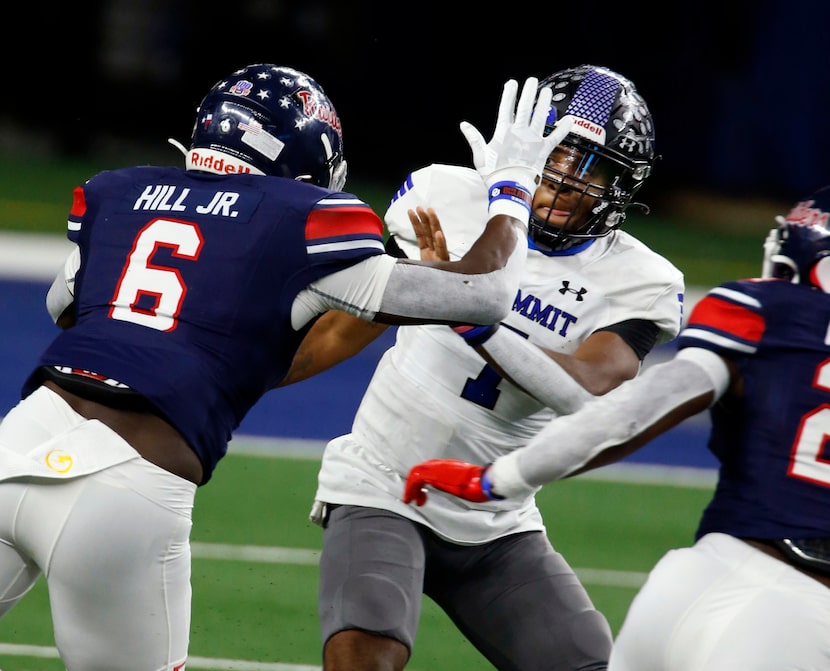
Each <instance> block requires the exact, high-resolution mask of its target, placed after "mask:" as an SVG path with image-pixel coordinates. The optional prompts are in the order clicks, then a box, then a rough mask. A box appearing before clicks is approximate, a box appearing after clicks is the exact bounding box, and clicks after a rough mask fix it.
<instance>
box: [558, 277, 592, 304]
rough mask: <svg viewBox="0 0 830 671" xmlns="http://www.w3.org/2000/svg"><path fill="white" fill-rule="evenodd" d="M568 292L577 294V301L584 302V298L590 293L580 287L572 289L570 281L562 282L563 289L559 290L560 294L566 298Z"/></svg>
mask: <svg viewBox="0 0 830 671" xmlns="http://www.w3.org/2000/svg"><path fill="white" fill-rule="evenodd" d="M568 292H570V293H572V294H576V300H577V301H583V300H585V299H584V298H582V297H583V296H584V295H585V294H587V293H588V290H587V289H586V288H585V287H580V288H579V289H571V283H570V282H569V281H568V280H562V288H561V289H560V290H559V293H560V294H562V295H563V296H564V295H565V294H566V293H568Z"/></svg>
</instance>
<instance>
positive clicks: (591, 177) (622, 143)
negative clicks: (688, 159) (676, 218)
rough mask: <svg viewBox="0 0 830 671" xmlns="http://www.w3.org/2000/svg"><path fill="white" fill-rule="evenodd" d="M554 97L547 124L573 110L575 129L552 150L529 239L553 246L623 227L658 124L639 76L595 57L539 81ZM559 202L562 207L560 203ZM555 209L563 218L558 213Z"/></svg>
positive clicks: (647, 167)
mask: <svg viewBox="0 0 830 671" xmlns="http://www.w3.org/2000/svg"><path fill="white" fill-rule="evenodd" d="M544 86H549V87H550V88H551V89H552V90H553V99H552V101H551V108H550V112H549V114H548V119H547V129H548V131H550V129H551V128H552V126H553V125H554V124H555V123H556V122H557V121H558V120H559V119H561V118H563V117H573V119H574V126H573V130H572V131H571V132H570V133H569V134H568V135H567V136H566V137H565V139H564V140H563V141H562V142H561V143H560V144H559V146H558V147H557V148H556V149H555V150H554V151H553V153H551V156H550V158H549V159H548V162H547V165H546V166H545V169H544V171H543V174H542V180H543V186H542V187H540V188H543V187H544V186H546V187H547V188H549V189H551V190H552V191H553V202H552V205H551V207H550V208H549V210H548V215H547V216H546V217H545V218H541V217H539V216H538V215H536V214H535V213H534V214H531V217H530V225H529V230H530V237H531V239H532V240H533V241H534V242H535V243H537V244H539V245H541V246H544V247H547V248H549V249H555V250H558V249H567V248H568V247H571V246H572V245H574V244H577V243H580V242H583V241H585V240H588V239H591V238H597V237H601V236H604V235H607V234H608V233H610V232H611V231H612V230H614V229H616V228H619V227H620V226H621V225H622V223H623V221H624V220H625V217H626V209H627V208H628V207H629V206H631V205H636V206H639V207H641V208H642V209H643V210H644V211H645V212H648V208H647V207H646V206H645V205H643V204H641V203H632V202H631V199H632V197H633V196H634V194H635V193H636V192H637V190H638V189H639V188H640V187H641V186H642V185H643V183H644V182H645V180H646V179H647V178H648V177H649V175H651V172H652V167H653V164H654V162H655V160H656V158H657V157H656V154H655V150H654V124H653V123H652V119H651V113H650V112H649V110H648V107H647V105H646V103H645V101H644V100H643V98H642V97H641V96H640V94H639V93H638V92H637V90H636V88H635V87H634V84H633V83H632V82H631V81H629V80H628V79H626V78H625V77H623V76H622V75H619V74H617V73H616V72H614V71H612V70H609V69H608V68H604V67H598V66H595V65H580V66H578V67H574V68H569V69H567V70H562V71H560V72H556V73H554V74H552V75H551V76H550V77H547V78H546V79H543V80H542V81H541V82H539V88H540V89H541V88H542V87H544ZM557 203H558V204H559V205H560V207H557ZM555 211H559V212H565V213H566V214H567V218H566V219H565V220H564V221H553V219H556V218H557V217H556V215H554V214H552V213H553V212H555Z"/></svg>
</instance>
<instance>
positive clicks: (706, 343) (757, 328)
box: [678, 282, 766, 358]
mask: <svg viewBox="0 0 830 671" xmlns="http://www.w3.org/2000/svg"><path fill="white" fill-rule="evenodd" d="M750 287H751V285H748V284H746V283H740V282H729V283H726V284H722V285H721V286H719V287H716V288H715V289H712V290H711V291H710V292H709V293H708V294H706V296H704V297H703V298H702V299H701V300H700V301H698V303H697V304H696V305H695V308H694V310H692V313H691V314H690V315H689V320H688V323H687V325H686V328H685V329H683V332H682V333H681V334H680V337H679V338H678V347H679V348H684V347H701V348H704V349H708V350H711V351H712V352H715V353H716V354H720V355H722V356H724V357H727V358H730V357H734V356H736V355H746V354H750V355H751V354H754V353H755V352H756V351H757V349H758V345H759V343H760V342H761V338H762V337H763V335H764V331H765V330H766V323H765V319H764V315H763V312H762V305H761V302H760V301H759V300H758V298H756V297H755V296H753V295H752V293H751V289H750Z"/></svg>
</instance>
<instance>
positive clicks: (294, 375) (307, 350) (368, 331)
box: [278, 310, 388, 387]
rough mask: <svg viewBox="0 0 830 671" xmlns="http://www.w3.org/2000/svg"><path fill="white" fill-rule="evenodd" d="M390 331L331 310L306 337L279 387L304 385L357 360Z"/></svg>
mask: <svg viewBox="0 0 830 671" xmlns="http://www.w3.org/2000/svg"><path fill="white" fill-rule="evenodd" d="M387 327H388V325H387V324H379V323H377V322H370V321H367V320H365V319H361V318H359V317H355V316H354V315H350V314H348V313H346V312H342V311H340V310H329V311H328V312H326V313H325V314H323V315H321V316H320V318H319V319H318V320H317V321H316V322H315V323H314V325H313V326H312V327H311V329H310V330H309V332H308V333H306V335H305V338H303V341H302V343H300V348H299V349H298V350H297V353H296V354H295V355H294V359H293V361H292V362H291V368H290V369H289V370H288V373H287V374H286V376H285V377H284V378H283V380H282V382H280V383H279V385H278V386H280V387H285V386H287V385H289V384H294V383H295V382H302V381H303V380H307V379H308V378H310V377H313V376H314V375H317V374H318V373H322V372H323V371H326V370H328V369H329V368H332V367H333V366H336V365H337V364H338V363H341V362H342V361H345V360H346V359H349V358H351V357H353V356H354V355H355V354H357V353H358V352H360V351H361V350H362V349H363V348H364V347H366V346H367V345H369V344H370V343H371V342H373V341H374V340H376V339H377V338H378V337H379V336H380V335H381V334H382V333H383V332H384V331H385V330H386V329H387Z"/></svg>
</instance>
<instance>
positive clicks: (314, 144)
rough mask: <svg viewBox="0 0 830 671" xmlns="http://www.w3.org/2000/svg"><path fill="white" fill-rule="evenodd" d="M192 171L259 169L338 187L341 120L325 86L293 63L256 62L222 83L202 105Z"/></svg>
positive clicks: (341, 180) (189, 159)
mask: <svg viewBox="0 0 830 671" xmlns="http://www.w3.org/2000/svg"><path fill="white" fill-rule="evenodd" d="M186 163H187V169H188V170H201V171H205V172H213V173H219V174H228V173H238V172H246V173H254V174H257V175H275V176H278V177H287V178H289V179H294V180H300V181H305V182H311V183H312V184H317V185H318V186H322V187H326V188H328V189H332V190H333V191H340V190H342V189H343V186H344V185H345V183H346V161H345V159H344V158H343V134H342V130H341V127H340V118H339V117H338V116H337V112H336V111H335V109H334V105H332V103H331V101H330V100H329V99H328V97H327V96H326V94H325V93H324V92H323V89H322V87H321V86H320V85H319V84H318V83H317V82H315V81H314V80H313V79H312V78H311V77H309V76H308V75H306V74H304V73H302V72H299V71H298V70H294V69H292V68H288V67H283V66H277V65H271V64H268V63H258V64H254V65H248V66H247V67H244V68H242V69H241V70H237V71H236V72H234V73H233V74H232V75H230V76H229V77H226V78H224V79H222V80H221V81H220V82H218V83H216V84H215V85H214V86H213V88H212V89H211V90H210V91H209V92H208V94H207V95H206V96H205V97H204V99H203V100H202V102H201V103H200V104H199V107H198V110H197V117H196V123H195V124H194V126H193V134H192V136H191V142H190V149H189V150H187V152H186Z"/></svg>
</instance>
